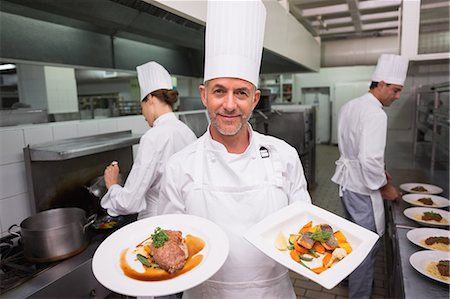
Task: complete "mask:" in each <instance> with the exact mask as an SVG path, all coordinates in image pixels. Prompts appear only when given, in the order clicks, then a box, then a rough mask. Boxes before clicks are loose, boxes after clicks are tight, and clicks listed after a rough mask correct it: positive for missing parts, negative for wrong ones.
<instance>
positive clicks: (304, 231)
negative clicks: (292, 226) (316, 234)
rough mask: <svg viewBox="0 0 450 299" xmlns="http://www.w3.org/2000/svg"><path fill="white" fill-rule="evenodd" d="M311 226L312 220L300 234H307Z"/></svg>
mask: <svg viewBox="0 0 450 299" xmlns="http://www.w3.org/2000/svg"><path fill="white" fill-rule="evenodd" d="M311 226H312V220H311V221H310V222H308V223H306V224H305V225H304V226H303V227H302V228H301V229H300V231H299V232H298V233H299V234H304V233H306V232H307V231H308V230H309V229H310V228H311Z"/></svg>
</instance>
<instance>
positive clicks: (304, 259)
mask: <svg viewBox="0 0 450 299" xmlns="http://www.w3.org/2000/svg"><path fill="white" fill-rule="evenodd" d="M300 259H301V260H302V261H306V262H310V261H312V260H313V258H312V257H309V256H306V255H300Z"/></svg>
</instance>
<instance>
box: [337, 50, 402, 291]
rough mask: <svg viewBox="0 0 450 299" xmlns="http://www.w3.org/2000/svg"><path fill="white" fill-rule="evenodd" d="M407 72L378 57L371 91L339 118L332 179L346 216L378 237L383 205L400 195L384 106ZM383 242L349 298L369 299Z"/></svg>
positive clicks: (357, 275) (353, 282) (392, 59)
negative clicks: (391, 167)
mask: <svg viewBox="0 0 450 299" xmlns="http://www.w3.org/2000/svg"><path fill="white" fill-rule="evenodd" d="M407 71H408V60H407V59H406V58H404V57H401V56H398V55H391V54H383V55H381V56H380V57H379V59H378V63H377V66H376V69H375V73H374V74H373V77H372V83H371V85H370V89H369V92H368V93H366V94H365V95H363V96H361V97H359V98H356V99H353V100H351V101H349V102H347V103H346V104H345V105H344V106H342V108H341V110H340V111H339V116H338V145H339V152H340V158H339V160H338V161H336V172H335V173H334V175H333V177H332V179H331V180H332V181H333V182H335V183H336V184H339V196H340V197H341V199H342V203H343V206H344V210H345V212H346V215H347V218H348V219H349V220H351V221H353V222H355V223H356V224H358V225H361V226H363V227H365V228H367V229H369V230H371V231H374V232H376V233H378V234H379V235H380V236H382V235H383V233H384V228H385V223H384V204H383V198H384V199H386V200H397V199H398V198H399V197H400V196H401V194H400V192H399V191H398V190H397V189H396V188H395V187H394V186H393V185H392V184H391V177H390V175H389V174H388V172H387V171H386V170H385V165H384V150H385V147H386V134H387V115H386V113H385V112H384V111H383V107H388V106H390V105H391V104H392V103H393V102H394V101H396V100H398V99H399V98H400V93H401V91H402V89H403V85H404V82H405V78H406V73H407ZM379 243H380V241H378V243H377V244H376V245H375V246H374V248H373V249H372V251H371V253H369V255H368V256H367V258H366V259H365V260H364V261H363V263H362V264H361V265H360V266H359V267H358V268H356V270H355V271H353V273H352V274H350V276H349V298H370V296H371V293H372V283H373V270H374V264H375V257H376V254H377V251H378V249H379V245H380V244H379Z"/></svg>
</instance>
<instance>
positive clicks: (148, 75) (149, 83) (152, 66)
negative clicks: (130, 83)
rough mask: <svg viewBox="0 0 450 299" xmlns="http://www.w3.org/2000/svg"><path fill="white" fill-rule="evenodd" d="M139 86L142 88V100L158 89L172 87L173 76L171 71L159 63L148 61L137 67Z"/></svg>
mask: <svg viewBox="0 0 450 299" xmlns="http://www.w3.org/2000/svg"><path fill="white" fill-rule="evenodd" d="M136 70H137V73H138V80H139V87H140V88H141V101H142V100H144V99H145V98H146V97H147V95H148V94H149V93H151V92H153V91H155V90H158V89H172V78H171V77H170V75H169V72H168V71H167V70H166V69H165V68H164V67H163V66H162V65H160V64H159V63H156V62H154V61H150V62H147V63H145V64H143V65H139V66H137V67H136Z"/></svg>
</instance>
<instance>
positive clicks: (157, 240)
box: [152, 227, 169, 248]
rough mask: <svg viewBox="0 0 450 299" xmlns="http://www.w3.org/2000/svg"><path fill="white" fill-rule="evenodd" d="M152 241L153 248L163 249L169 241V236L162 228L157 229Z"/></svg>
mask: <svg viewBox="0 0 450 299" xmlns="http://www.w3.org/2000/svg"><path fill="white" fill-rule="evenodd" d="M152 240H153V246H155V247H156V248H159V247H162V246H163V245H164V243H166V241H168V240H169V236H168V235H167V234H166V232H165V231H164V230H163V229H162V228H160V227H157V228H156V229H155V232H154V233H153V234H152Z"/></svg>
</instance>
